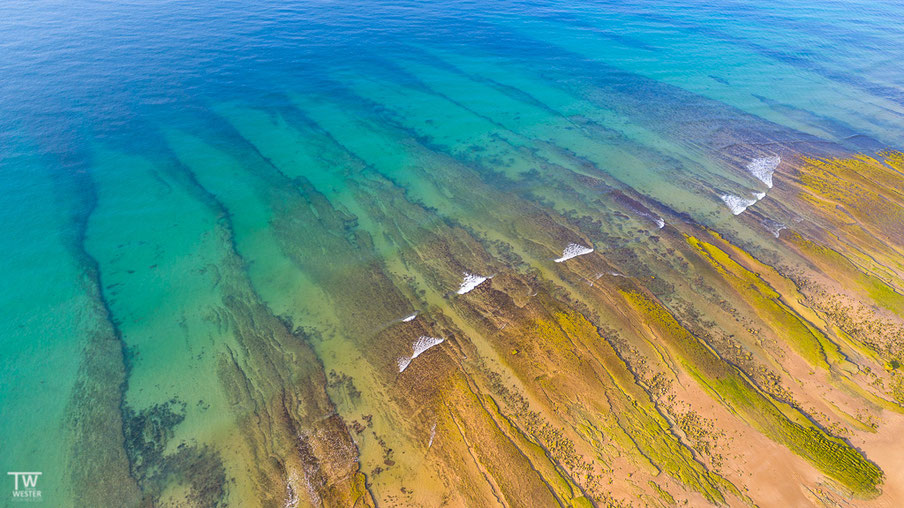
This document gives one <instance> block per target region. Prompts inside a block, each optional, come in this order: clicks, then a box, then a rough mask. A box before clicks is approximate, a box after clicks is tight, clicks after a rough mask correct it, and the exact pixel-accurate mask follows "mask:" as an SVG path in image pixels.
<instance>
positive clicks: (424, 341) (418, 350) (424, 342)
mask: <svg viewBox="0 0 904 508" xmlns="http://www.w3.org/2000/svg"><path fill="white" fill-rule="evenodd" d="M445 340H446V339H443V338H438V337H430V336H428V335H421V336H420V337H418V338H417V340H416V341H414V343H413V344H411V349H412V354H411V356H410V357H403V358H399V360H398V363H399V372H400V373H401V372H405V369H407V368H408V366H409V365H411V362H412V361H413V360H414V359H415V358H417V357H418V356H421V355H422V354H424V352H425V351H427V350H428V349H430V348H432V347H433V346H438V345H440V344H442V343H443V341H445Z"/></svg>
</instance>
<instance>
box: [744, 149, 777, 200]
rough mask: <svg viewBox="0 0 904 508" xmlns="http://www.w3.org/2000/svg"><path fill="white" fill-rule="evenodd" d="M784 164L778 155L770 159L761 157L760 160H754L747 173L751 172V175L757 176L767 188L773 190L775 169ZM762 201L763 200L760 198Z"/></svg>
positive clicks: (748, 165)
mask: <svg viewBox="0 0 904 508" xmlns="http://www.w3.org/2000/svg"><path fill="white" fill-rule="evenodd" d="M781 162H782V158H781V157H779V156H778V155H773V156H770V157H760V158H758V159H753V160H752V161H750V163H749V164H747V171H749V172H750V174H751V175H753V176H755V177H756V178H757V179H758V180H759V181H761V182H763V183H765V184H766V187H769V188H770V189H771V188H772V174H773V173H775V168H777V167H778V165H779V164H780V163H781ZM760 199H762V198H760Z"/></svg>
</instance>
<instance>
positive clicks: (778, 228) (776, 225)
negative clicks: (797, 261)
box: [763, 219, 788, 238]
mask: <svg viewBox="0 0 904 508" xmlns="http://www.w3.org/2000/svg"><path fill="white" fill-rule="evenodd" d="M763 226H765V227H766V230H768V231H769V232H770V233H772V235H773V236H775V237H776V238H778V237H779V234H780V233H781V232H782V230H783V229H788V226H786V225H784V224H782V223H781V222H779V221H776V220H772V219H765V220H763Z"/></svg>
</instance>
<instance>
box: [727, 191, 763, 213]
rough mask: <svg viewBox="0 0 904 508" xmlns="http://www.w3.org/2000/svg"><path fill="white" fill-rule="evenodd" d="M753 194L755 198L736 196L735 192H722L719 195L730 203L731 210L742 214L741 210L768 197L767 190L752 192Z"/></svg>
mask: <svg viewBox="0 0 904 508" xmlns="http://www.w3.org/2000/svg"><path fill="white" fill-rule="evenodd" d="M751 195H752V196H753V199H747V198H742V197H741V196H735V195H734V194H722V195H721V196H719V197H721V198H722V201H724V202H725V204H726V205H728V209H729V210H731V213H733V214H735V215H740V214H741V212H743V211H744V210H746V209H747V208H748V207H750V206H751V205H753V204H755V203H756V202H757V201H759V200H761V199H763V198H765V197H766V193H765V192H751Z"/></svg>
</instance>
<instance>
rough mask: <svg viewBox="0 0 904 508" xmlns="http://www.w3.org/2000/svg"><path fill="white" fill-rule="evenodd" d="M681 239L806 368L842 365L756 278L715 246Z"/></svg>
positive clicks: (812, 330) (824, 340) (813, 330)
mask: <svg viewBox="0 0 904 508" xmlns="http://www.w3.org/2000/svg"><path fill="white" fill-rule="evenodd" d="M685 239H686V240H687V243H688V244H690V245H691V246H692V247H693V248H694V249H695V250H696V251H697V253H698V254H700V256H701V257H702V258H703V259H705V260H706V261H707V262H708V263H709V264H710V265H711V266H712V267H713V268H714V269H715V270H716V271H717V272H718V273H719V274H720V275H721V276H722V278H723V279H724V280H725V281H726V282H727V283H729V284H730V285H731V286H732V287H733V288H734V289H735V290H736V291H737V292H738V293H739V294H740V296H741V297H742V298H743V299H744V300H745V301H746V302H747V303H748V304H750V305H751V307H753V309H754V310H755V311H756V312H757V314H758V315H759V316H760V318H761V319H763V320H764V321H765V322H767V323H768V324H769V325H770V326H771V327H772V328H773V329H774V330H775V331H776V333H777V334H778V335H779V336H780V337H781V338H783V339H784V340H785V342H787V343H788V344H790V345H791V347H793V348H794V350H795V351H797V353H798V354H800V355H801V357H803V358H804V359H805V360H806V361H807V362H808V363H809V364H810V365H813V366H817V367H822V368H825V369H828V368H829V367H830V366H831V364H833V363H840V362H843V361H844V357H843V356H842V355H841V353H840V351H839V350H838V346H837V345H835V344H834V343H832V342H831V340H829V338H828V337H826V336H825V335H824V334H823V333H822V332H821V331H820V330H818V329H816V328H815V327H814V326H812V325H811V324H810V323H808V322H807V321H806V320H804V319H803V318H801V317H800V316H799V315H798V314H797V313H796V312H794V310H793V309H791V308H790V307H788V305H786V304H785V303H784V302H783V301H782V296H781V295H780V294H779V293H778V292H777V291H776V290H775V289H773V288H772V286H770V285H769V284H768V283H767V282H766V281H764V280H763V279H762V278H761V277H760V276H759V275H757V274H756V273H754V272H752V271H750V270H748V269H746V268H745V267H743V266H741V265H740V264H739V263H737V262H736V261H734V260H733V259H732V258H731V256H729V255H728V254H727V253H726V252H725V251H723V250H722V249H720V248H718V247H716V246H715V245H712V244H710V243H707V242H704V241H702V240H700V239H698V238H695V237H693V236H688V235H685Z"/></svg>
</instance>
